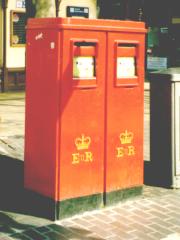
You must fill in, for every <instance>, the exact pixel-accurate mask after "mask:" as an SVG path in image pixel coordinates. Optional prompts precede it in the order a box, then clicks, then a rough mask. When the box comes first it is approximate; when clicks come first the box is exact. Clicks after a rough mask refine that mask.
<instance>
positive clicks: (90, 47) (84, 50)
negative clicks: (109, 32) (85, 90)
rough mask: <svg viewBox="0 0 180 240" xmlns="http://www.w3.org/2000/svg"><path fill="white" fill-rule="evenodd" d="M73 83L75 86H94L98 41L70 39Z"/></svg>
mask: <svg viewBox="0 0 180 240" xmlns="http://www.w3.org/2000/svg"><path fill="white" fill-rule="evenodd" d="M72 50H73V56H72V59H73V85H74V86H76V87H96V83H97V82H96V59H97V57H98V41H97V40H94V39H91V40H90V39H89V40H88V39H87V40H86V41H82V40H81V41H80V40H72Z"/></svg>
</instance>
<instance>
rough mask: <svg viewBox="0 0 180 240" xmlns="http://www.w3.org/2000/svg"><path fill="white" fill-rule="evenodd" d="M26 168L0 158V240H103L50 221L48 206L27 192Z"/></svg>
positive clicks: (83, 230) (14, 160)
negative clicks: (7, 239) (46, 239)
mask: <svg viewBox="0 0 180 240" xmlns="http://www.w3.org/2000/svg"><path fill="white" fill-rule="evenodd" d="M23 167H24V162H23V161H20V160H17V159H14V158H10V157H7V156H3V155H0V239H1V236H2V237H4V235H5V236H6V235H7V236H10V237H12V238H13V239H20V240H24V239H26V238H25V237H30V238H31V239H38V240H41V239H42V240H43V239H44V236H46V237H48V239H57V237H58V239H61V240H63V239H64V240H65V239H66V240H67V239H72V237H75V238H76V239H84V240H86V239H87V240H101V238H97V237H93V236H91V235H92V232H91V231H88V230H85V229H82V228H78V227H73V228H72V227H63V226H60V225H56V224H54V223H53V222H52V221H49V220H47V218H49V213H48V216H47V215H46V214H47V211H46V210H47V209H48V208H49V209H50V207H49V205H48V204H49V203H48V202H44V205H43V204H42V201H41V200H42V199H41V198H40V197H39V196H37V195H36V194H34V193H32V192H30V191H27V190H26V189H24V186H23V180H24V176H23ZM40 204H41V205H40ZM50 211H51V209H50ZM39 217H41V218H39ZM42 234H43V235H42Z"/></svg>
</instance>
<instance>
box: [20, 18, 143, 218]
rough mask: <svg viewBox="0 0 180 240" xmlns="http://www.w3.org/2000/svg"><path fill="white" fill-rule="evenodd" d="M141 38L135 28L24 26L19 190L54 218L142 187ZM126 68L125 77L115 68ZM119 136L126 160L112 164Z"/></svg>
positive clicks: (87, 23) (64, 22)
mask: <svg viewBox="0 0 180 240" xmlns="http://www.w3.org/2000/svg"><path fill="white" fill-rule="evenodd" d="M144 33H145V28H144V23H140V22H139V23H138V22H128V21H112V20H87V19H70V18H56V19H31V20H29V22H28V28H27V70H26V71H27V90H26V125H25V126H26V133H25V187H26V188H28V189H31V190H33V191H36V192H37V193H39V194H41V195H43V196H46V197H48V198H49V199H51V200H52V201H54V203H55V205H56V206H57V208H58V209H60V215H61V216H60V215H59V210H58V213H57V212H56V210H55V209H57V208H54V211H55V214H56V215H57V216H56V217H57V218H59V217H63V216H66V215H68V214H69V213H68V212H69V211H71V213H72V214H73V213H77V212H80V211H83V210H88V209H92V208H96V207H99V206H102V204H103V199H105V197H104V196H105V195H106V191H107V192H111V191H113V192H114V191H116V190H118V191H119V190H122V189H127V188H131V187H134V186H139V185H142V176H143V173H142V171H143V164H142V162H143V159H142V156H143V154H142V145H143V143H142V136H143V134H142V129H143V122H142V121H143V97H142V96H143V83H142V79H143V76H144V75H143V74H144V73H143V66H144V64H143V57H144V52H143V51H144V48H143V46H141V45H143V44H144ZM121 41H123V43H121ZM121 44H122V46H121ZM124 44H125V45H124ZM119 48H120V50H119ZM127 63H128V64H129V65H130V68H128V69H127V70H126V71H127V72H128V73H129V74H130V76H128V73H127V72H125V73H123V74H122V73H121V69H122V67H121V66H120V67H117V65H118V66H119V65H121V64H122V65H123V66H126V67H125V68H127ZM136 63H137V64H138V65H137V64H136ZM141 64H142V65H141ZM141 68H142V69H141ZM136 73H138V75H137V76H136ZM121 74H122V77H121ZM115 76H118V77H115ZM119 85H120V86H119ZM127 101H128V102H127ZM138 105H139V106H138ZM126 106H127V107H128V109H129V110H128V109H126ZM136 115H137V117H136ZM141 117H142V118H141ZM127 119H128V120H127ZM123 133H124V134H125V136H126V135H128V134H132V135H133V140H132V142H131V144H129V145H127V148H128V151H129V153H130V154H131V155H133V156H131V157H130V156H128V155H127V156H124V157H123V158H121V159H117V154H120V155H121V150H119V149H118V148H119V147H120V148H121V145H120V135H121V134H123ZM126 137H127V136H126ZM126 151H127V150H126ZM134 152H135V154H132V153H134ZM125 168H126V169H125ZM113 172H114V174H113ZM118 173H119V174H118ZM124 174H125V175H126V176H125V175H124ZM118 175H121V177H119V176H118ZM130 175H132V176H131V177H130ZM127 176H128V177H127ZM71 213H70V214H71Z"/></svg>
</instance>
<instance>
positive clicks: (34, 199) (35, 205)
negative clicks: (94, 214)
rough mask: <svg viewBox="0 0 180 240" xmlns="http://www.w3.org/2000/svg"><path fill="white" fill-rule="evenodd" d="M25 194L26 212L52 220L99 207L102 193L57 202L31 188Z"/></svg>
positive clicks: (101, 202) (101, 203)
mask: <svg viewBox="0 0 180 240" xmlns="http://www.w3.org/2000/svg"><path fill="white" fill-rule="evenodd" d="M26 195H27V196H26V201H25V202H26V206H27V207H26V208H27V209H28V212H29V213H30V214H32V215H35V216H37V217H43V218H47V219H50V220H52V221H55V220H59V219H63V218H66V217H71V216H73V215H75V214H80V213H83V212H85V211H90V210H95V209H99V208H101V207H102V206H103V194H94V195H90V196H85V197H79V198H72V199H67V200H64V201H58V202H57V201H54V200H53V199H51V198H48V197H45V196H42V195H41V194H39V193H35V192H33V191H31V190H27V194H26Z"/></svg>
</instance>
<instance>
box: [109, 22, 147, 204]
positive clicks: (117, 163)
mask: <svg viewBox="0 0 180 240" xmlns="http://www.w3.org/2000/svg"><path fill="white" fill-rule="evenodd" d="M131 24H132V23H131ZM131 24H129V26H128V25H126V28H125V29H124V31H123V32H121V31H118V32H115V31H114V32H109V33H108V73H107V79H108V81H107V89H108V91H107V129H106V131H107V132H106V137H107V139H106V145H107V152H106V183H105V189H106V193H107V194H106V203H111V202H114V201H119V200H120V199H122V198H125V197H126V196H128V195H129V194H137V193H139V192H141V189H142V185H143V118H144V117H143V105H144V101H143V100H144V98H143V96H144V88H143V84H144V52H145V49H144V46H145V28H144V24H143V23H134V26H132V25H131Z"/></svg>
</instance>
